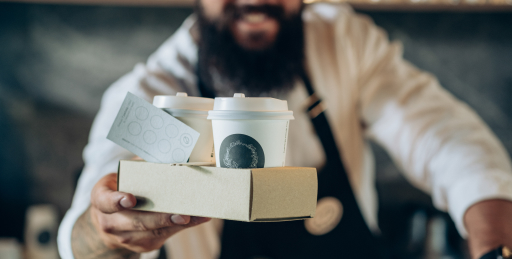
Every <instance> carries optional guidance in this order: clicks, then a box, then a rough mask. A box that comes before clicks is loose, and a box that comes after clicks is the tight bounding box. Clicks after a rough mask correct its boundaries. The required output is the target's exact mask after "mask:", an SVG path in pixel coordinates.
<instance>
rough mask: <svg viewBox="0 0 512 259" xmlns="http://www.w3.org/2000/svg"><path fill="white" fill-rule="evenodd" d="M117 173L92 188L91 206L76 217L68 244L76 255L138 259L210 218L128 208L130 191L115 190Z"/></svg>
mask: <svg viewBox="0 0 512 259" xmlns="http://www.w3.org/2000/svg"><path fill="white" fill-rule="evenodd" d="M116 186H117V174H115V173H113V174H109V175H107V176H105V177H103V178H102V179H101V180H100V181H98V183H96V185H95V186H94V188H93V189H92V193H91V207H89V209H88V210H87V211H85V212H84V214H83V215H82V216H81V217H80V218H79V219H78V220H77V222H76V223H75V226H74V228H73V233H72V237H71V243H72V248H73V254H74V255H75V258H77V259H79V258H139V253H142V252H149V251H153V250H155V249H159V248H160V247H161V246H162V245H163V244H164V242H165V240H167V238H169V237H170V236H172V235H174V234H175V233H177V232H178V231H180V230H183V229H186V228H189V227H192V226H196V225H198V224H201V223H204V222H207V221H208V220H210V219H209V218H202V217H190V216H183V215H173V214H166V213H155V212H144V211H135V210H130V208H132V207H133V206H135V203H136V200H135V197H134V196H133V195H132V194H129V193H122V192H117V191H116Z"/></svg>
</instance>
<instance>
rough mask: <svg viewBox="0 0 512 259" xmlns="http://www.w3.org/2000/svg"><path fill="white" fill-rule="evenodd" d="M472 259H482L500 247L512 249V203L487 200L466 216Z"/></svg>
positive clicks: (471, 208) (472, 207) (474, 206)
mask: <svg viewBox="0 0 512 259" xmlns="http://www.w3.org/2000/svg"><path fill="white" fill-rule="evenodd" d="M464 223H465V225H466V229H467V231H468V235H469V237H468V241H469V249H470V251H471V256H472V258H475V259H477V258H480V257H481V256H482V255H484V254H486V253H487V252H490V251H491V250H492V249H495V248H497V247H498V246H500V245H504V246H507V247H509V248H510V247H512V202H510V201H506V200H486V201H482V202H479V203H477V204H475V205H473V206H471V207H470V208H469V209H468V210H467V212H466V214H465V215H464Z"/></svg>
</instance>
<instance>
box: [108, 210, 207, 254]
mask: <svg viewBox="0 0 512 259" xmlns="http://www.w3.org/2000/svg"><path fill="white" fill-rule="evenodd" d="M209 220H210V219H209V218H203V217H191V219H190V222H189V223H188V224H185V225H174V226H171V227H165V228H158V229H153V230H147V231H120V232H113V233H112V236H114V237H115V239H116V240H117V242H118V243H119V244H120V245H121V246H123V247H125V248H127V249H130V250H132V251H134V252H138V253H141V252H147V251H152V250H155V249H158V248H160V247H161V246H162V245H163V243H164V242H165V240H166V239H167V238H169V237H170V236H172V235H174V234H176V233H177V232H179V231H181V230H184V229H187V228H190V227H193V226H197V225H199V224H202V223H205V222H207V221H209Z"/></svg>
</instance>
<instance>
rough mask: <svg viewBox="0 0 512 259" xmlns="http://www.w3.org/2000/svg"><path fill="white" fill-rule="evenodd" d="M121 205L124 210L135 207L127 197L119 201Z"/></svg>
mask: <svg viewBox="0 0 512 259" xmlns="http://www.w3.org/2000/svg"><path fill="white" fill-rule="evenodd" d="M119 204H121V206H123V208H131V207H133V203H132V201H130V200H129V199H128V198H126V197H123V198H122V199H121V201H119Z"/></svg>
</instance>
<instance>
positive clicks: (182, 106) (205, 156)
mask: <svg viewBox="0 0 512 259" xmlns="http://www.w3.org/2000/svg"><path fill="white" fill-rule="evenodd" d="M213 104H214V100H213V99H211V98H202V97H188V96H187V94H186V93H178V94H176V96H173V95H157V96H155V98H154V99H153V105H154V106H156V107H158V108H161V109H162V110H163V111H165V112H167V113H169V114H170V115H172V116H173V117H175V118H176V119H178V120H180V121H181V122H183V123H185V124H187V125H188V126H190V127H191V128H193V129H194V130H196V131H197V132H199V134H200V135H199V139H198V140H197V143H196V145H195V147H194V149H193V150H192V153H191V154H190V158H189V160H188V162H208V163H212V164H213V163H215V153H214V146H213V132H212V122H211V121H210V120H208V119H207V117H208V111H209V110H211V109H213Z"/></svg>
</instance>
